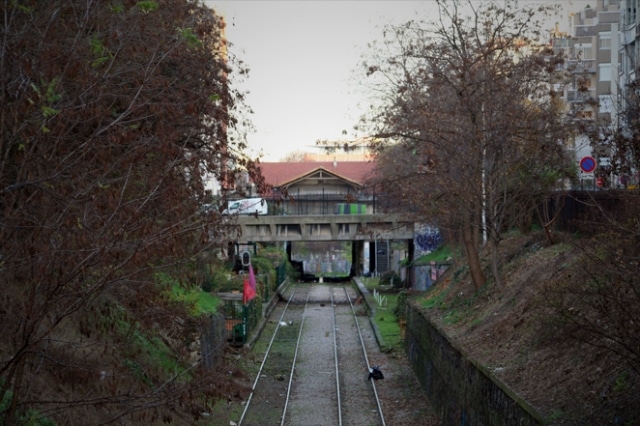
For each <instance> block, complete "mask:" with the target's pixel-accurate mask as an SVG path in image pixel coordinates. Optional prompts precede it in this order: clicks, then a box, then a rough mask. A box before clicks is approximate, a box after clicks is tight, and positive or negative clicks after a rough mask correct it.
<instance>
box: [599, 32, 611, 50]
mask: <svg viewBox="0 0 640 426" xmlns="http://www.w3.org/2000/svg"><path fill="white" fill-rule="evenodd" d="M598 42H599V47H600V49H607V50H611V31H606V32H601V33H600V34H598Z"/></svg>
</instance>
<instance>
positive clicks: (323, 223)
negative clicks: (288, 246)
mask: <svg viewBox="0 0 640 426" xmlns="http://www.w3.org/2000/svg"><path fill="white" fill-rule="evenodd" d="M237 226H238V231H239V236H238V241H239V242H244V243H247V242H250V241H253V242H278V241H290V242H294V241H375V240H413V237H414V225H413V222H411V221H407V220H406V219H401V218H400V217H399V216H398V215H387V214H362V215H317V216H293V215H286V216H238V217H237Z"/></svg>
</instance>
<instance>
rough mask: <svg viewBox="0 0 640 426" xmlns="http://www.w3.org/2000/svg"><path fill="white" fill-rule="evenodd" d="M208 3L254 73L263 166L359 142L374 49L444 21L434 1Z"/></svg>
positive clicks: (256, 147)
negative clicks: (399, 31) (388, 35)
mask: <svg viewBox="0 0 640 426" xmlns="http://www.w3.org/2000/svg"><path fill="white" fill-rule="evenodd" d="M594 1H595V0H594ZM206 3H207V5H209V6H210V7H212V8H213V9H215V10H216V11H217V12H218V13H219V14H221V15H222V16H224V18H225V20H226V22H227V28H226V35H227V39H228V40H229V42H230V43H231V47H230V48H229V51H230V54H231V55H234V56H236V57H238V58H239V59H241V60H242V61H244V62H245V63H246V65H247V66H248V67H249V69H250V72H249V76H248V78H247V79H246V81H245V82H244V83H243V84H241V85H239V86H238V87H239V88H240V89H242V90H245V91H249V94H248V96H247V104H248V105H249V106H250V107H251V108H252V109H253V111H254V114H252V115H251V121H252V122H253V124H254V126H255V128H256V129H255V132H253V133H250V134H249V135H248V138H247V139H248V143H249V147H250V154H252V156H255V155H257V154H258V153H259V152H262V153H263V157H262V161H279V160H281V159H282V157H284V156H285V155H286V154H288V153H290V152H293V151H306V152H317V151H318V149H319V148H317V147H315V142H316V140H318V139H328V140H341V139H345V138H348V139H351V138H353V137H354V130H353V127H354V125H355V124H356V123H357V121H358V118H359V117H360V115H361V114H362V113H363V112H364V111H366V109H367V107H368V105H369V103H368V101H367V100H366V98H365V97H364V96H363V95H362V87H361V86H359V84H358V83H357V82H356V81H355V80H354V73H355V71H356V69H357V68H358V66H359V64H360V63H361V62H362V56H363V54H365V53H366V52H367V48H366V45H367V43H369V42H372V41H374V40H378V41H381V40H382V27H383V26H384V25H385V24H387V23H396V24H399V23H403V22H406V21H408V20H410V19H413V18H416V17H417V18H418V19H423V20H431V19H432V18H436V16H437V15H436V13H437V6H436V4H435V2H434V1H433V0H424V1H418V0H413V1H401V0H395V1H384V0H353V1H347V0H320V1H312V0H298V1H294V0H288V1H286V0H285V1H271V0H261V1H258V0H207V1H206ZM416 13H418V15H416ZM343 131H347V135H346V136H345V135H343V134H342V132H343ZM357 136H362V135H357Z"/></svg>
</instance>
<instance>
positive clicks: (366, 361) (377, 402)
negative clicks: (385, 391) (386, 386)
mask: <svg viewBox="0 0 640 426" xmlns="http://www.w3.org/2000/svg"><path fill="white" fill-rule="evenodd" d="M344 292H345V295H346V296H347V300H348V301H349V306H351V312H352V313H353V318H354V320H355V323H356V328H357V330H358V336H359V337H360V345H361V346H362V354H363V355H364V361H365V363H366V365H367V371H369V372H370V371H371V366H370V365H369V357H368V356H367V348H366V346H365V344H364V338H363V337H362V331H361V330H360V324H359V323H358V316H357V315H356V310H355V308H354V307H353V303H351V297H350V296H349V292H348V291H347V287H346V286H345V287H344ZM369 382H371V387H372V389H373V394H374V396H375V399H376V406H377V407H378V414H379V415H380V422H381V423H382V426H386V423H385V421H384V414H383V412H382V405H381V404H380V397H379V396H378V391H377V389H376V383H375V380H374V379H372V378H369Z"/></svg>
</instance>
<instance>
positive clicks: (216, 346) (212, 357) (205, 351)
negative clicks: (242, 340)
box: [200, 312, 228, 368]
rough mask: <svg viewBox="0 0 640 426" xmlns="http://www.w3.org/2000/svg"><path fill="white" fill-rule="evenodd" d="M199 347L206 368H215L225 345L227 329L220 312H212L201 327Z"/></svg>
mask: <svg viewBox="0 0 640 426" xmlns="http://www.w3.org/2000/svg"><path fill="white" fill-rule="evenodd" d="M201 336H202V337H201V339H200V347H201V351H202V363H203V365H204V366H205V367H206V368H215V367H216V366H217V365H218V363H219V362H220V360H221V359H222V355H223V353H224V350H225V348H226V347H227V344H228V343H227V329H226V327H225V318H224V315H223V314H222V312H219V313H217V314H213V315H211V316H210V317H209V319H208V321H205V323H204V325H203V327H202V334H201Z"/></svg>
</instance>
